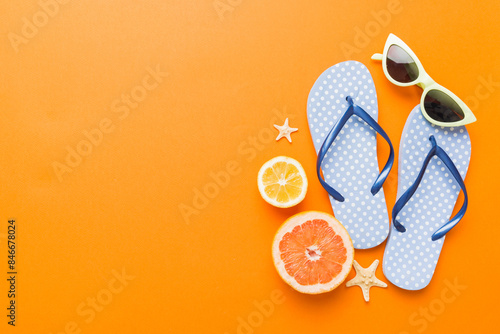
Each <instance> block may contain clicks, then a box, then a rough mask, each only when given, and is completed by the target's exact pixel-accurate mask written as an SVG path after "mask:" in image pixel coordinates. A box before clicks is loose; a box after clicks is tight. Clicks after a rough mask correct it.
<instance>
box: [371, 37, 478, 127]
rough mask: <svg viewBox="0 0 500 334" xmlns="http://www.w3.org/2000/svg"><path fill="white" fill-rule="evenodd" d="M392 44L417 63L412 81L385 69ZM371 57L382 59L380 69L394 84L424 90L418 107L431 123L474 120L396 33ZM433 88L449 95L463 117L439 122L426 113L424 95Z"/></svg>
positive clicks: (454, 124) (468, 122)
mask: <svg viewBox="0 0 500 334" xmlns="http://www.w3.org/2000/svg"><path fill="white" fill-rule="evenodd" d="M392 45H396V46H399V47H400V48H402V49H403V50H404V51H405V52H406V53H408V54H409V55H410V57H411V58H412V59H413V60H414V61H415V64H416V65H417V68H418V77H417V78H416V79H415V80H413V81H412V82H399V81H396V80H394V79H393V78H392V77H391V75H390V74H389V72H388V71H387V53H388V51H389V47H391V46H392ZM372 59H373V60H381V61H382V69H383V71H384V74H385V76H386V77H387V79H388V80H389V81H390V82H392V83H393V84H395V85H396V86H401V87H407V86H413V85H417V86H419V87H420V88H422V89H423V90H424V91H423V93H422V97H421V98H420V109H421V110H422V114H423V115H424V117H425V118H426V119H427V120H428V121H429V122H431V123H432V124H436V125H439V126H443V127H455V126H461V125H466V124H470V123H472V122H475V121H476V116H474V114H473V113H472V111H471V110H470V108H469V107H468V106H467V105H466V104H465V103H464V102H463V101H462V100H461V99H460V98H459V97H458V96H456V95H455V94H453V93H452V92H451V91H450V90H449V89H447V88H445V87H443V86H441V85H440V84H438V83H437V82H436V81H434V80H433V79H432V78H431V77H430V76H429V74H427V72H426V71H425V70H424V67H423V66H422V63H421V62H420V60H419V59H418V57H417V56H416V55H415V53H414V52H413V51H412V50H411V49H410V47H409V46H408V45H406V44H405V42H403V41H402V40H401V39H400V38H399V37H397V36H396V35H394V34H389V37H387V41H386V42H385V46H384V52H383V54H380V53H375V54H374V55H373V56H372ZM433 89H435V90H438V91H442V92H443V93H445V94H446V95H448V96H449V97H451V98H452V99H453V100H454V101H455V102H456V103H457V104H458V106H459V107H460V108H461V109H462V111H463V112H464V118H463V119H462V120H460V121H457V122H439V121H437V120H435V119H433V118H432V117H430V116H429V115H428V114H427V111H426V110H425V107H424V100H425V96H426V95H427V93H428V92H429V91H430V90H433Z"/></svg>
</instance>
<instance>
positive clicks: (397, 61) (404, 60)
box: [386, 45, 418, 83]
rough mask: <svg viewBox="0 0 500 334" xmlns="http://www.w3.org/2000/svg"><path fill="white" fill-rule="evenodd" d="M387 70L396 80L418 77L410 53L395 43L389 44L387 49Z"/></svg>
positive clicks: (411, 79) (401, 80)
mask: <svg viewBox="0 0 500 334" xmlns="http://www.w3.org/2000/svg"><path fill="white" fill-rule="evenodd" d="M386 63H387V71H388V72H389V75H390V76H391V77H392V78H393V79H394V80H396V81H398V82H401V83H407V82H412V81H414V80H416V79H417V78H418V67H417V64H415V61H414V60H413V58H412V57H410V55H409V54H408V53H407V52H406V51H405V50H403V49H402V48H400V47H399V46H397V45H391V46H390V47H389V50H388V51H387V61H386Z"/></svg>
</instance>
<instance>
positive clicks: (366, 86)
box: [307, 61, 394, 249]
mask: <svg viewBox="0 0 500 334" xmlns="http://www.w3.org/2000/svg"><path fill="white" fill-rule="evenodd" d="M353 115H355V116H356V117H352V116H353ZM307 119H308V122H309V129H310V132H311V136H312V139H313V143H314V147H315V149H316V152H317V154H318V160H317V164H316V169H317V174H318V178H319V181H320V183H321V185H322V186H323V188H325V190H326V191H327V192H328V194H329V195H330V202H331V204H332V207H333V212H334V214H335V217H336V218H337V219H338V220H339V221H340V222H341V223H342V224H343V225H344V226H345V228H346V229H347V231H348V232H349V234H350V236H351V239H352V241H353V244H354V248H357V249H367V248H372V247H375V246H378V245H380V244H381V243H382V242H383V241H384V240H385V239H386V238H387V235H388V234H389V214H388V212H387V204H386V202H385V196H384V190H383V189H382V185H383V183H384V181H385V179H386V178H387V175H388V174H389V172H390V170H391V168H392V164H393V161H394V150H393V148H392V144H391V141H390V140H389V137H388V136H387V134H386V133H385V132H384V130H383V129H382V128H381V127H380V125H379V124H378V123H377V119H378V105H377V94H376V92H375V86H374V84H373V80H372V77H371V74H370V72H369V71H368V69H367V68H366V66H364V65H363V64H361V63H359V62H356V61H346V62H342V63H339V64H336V65H334V66H332V67H330V68H329V69H327V70H326V71H325V72H323V73H322V74H321V75H320V76H319V78H318V79H317V80H316V82H315V83H314V85H313V87H312V89H311V92H310V93H309V98H308V102H307ZM377 133H379V134H380V135H381V136H382V137H383V138H384V139H385V140H386V141H387V142H388V143H389V146H390V149H391V151H390V155H389V159H388V161H387V163H386V165H385V167H384V168H383V170H382V172H380V173H379V167H378V162H377ZM321 171H322V172H323V177H324V179H323V178H322V176H321Z"/></svg>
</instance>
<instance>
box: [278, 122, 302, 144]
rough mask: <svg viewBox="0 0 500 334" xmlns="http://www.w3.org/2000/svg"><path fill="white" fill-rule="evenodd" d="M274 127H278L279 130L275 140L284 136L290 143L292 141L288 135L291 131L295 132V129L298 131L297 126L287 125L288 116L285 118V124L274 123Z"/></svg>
mask: <svg viewBox="0 0 500 334" xmlns="http://www.w3.org/2000/svg"><path fill="white" fill-rule="evenodd" d="M274 127H275V128H276V129H278V131H279V132H280V133H279V134H278V137H276V140H280V139H281V138H283V137H285V138H286V139H288V141H289V142H290V143H291V142H292V138H291V137H290V134H291V133H292V132H295V131H298V130H299V129H297V128H291V127H290V126H289V125H288V118H287V119H286V120H285V124H283V125H281V126H280V125H276V124H274Z"/></svg>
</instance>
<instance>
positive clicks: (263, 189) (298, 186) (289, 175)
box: [257, 156, 307, 208]
mask: <svg viewBox="0 0 500 334" xmlns="http://www.w3.org/2000/svg"><path fill="white" fill-rule="evenodd" d="M257 184H258V186H259V192H260V195H261V196H262V198H263V199H264V200H265V201H266V202H268V203H269V204H271V205H274V206H276V207H278V208H289V207H292V206H294V205H297V204H299V203H300V202H301V201H302V200H303V199H304V197H306V192H307V177H306V172H305V171H304V168H302V165H301V164H300V163H299V162H298V161H297V160H295V159H292V158H290V157H285V156H279V157H275V158H273V159H271V160H269V161H268V162H266V163H265V164H264V165H262V167H261V168H260V171H259V175H258V177H257Z"/></svg>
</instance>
